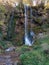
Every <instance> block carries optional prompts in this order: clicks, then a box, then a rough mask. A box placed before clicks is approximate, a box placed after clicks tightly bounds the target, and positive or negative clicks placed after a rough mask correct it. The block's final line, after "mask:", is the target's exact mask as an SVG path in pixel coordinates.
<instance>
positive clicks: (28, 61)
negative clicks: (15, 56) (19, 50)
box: [20, 51, 49, 65]
mask: <svg viewBox="0 0 49 65" xmlns="http://www.w3.org/2000/svg"><path fill="white" fill-rule="evenodd" d="M20 60H21V63H22V65H46V64H47V63H46V57H45V56H44V54H43V53H41V52H39V51H30V52H27V53H24V54H21V55H20ZM48 64H49V62H48Z"/></svg>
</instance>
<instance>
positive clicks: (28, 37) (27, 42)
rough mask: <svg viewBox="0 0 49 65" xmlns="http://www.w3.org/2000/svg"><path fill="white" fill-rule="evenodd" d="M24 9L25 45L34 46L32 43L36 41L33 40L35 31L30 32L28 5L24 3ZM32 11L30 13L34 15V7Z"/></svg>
mask: <svg viewBox="0 0 49 65" xmlns="http://www.w3.org/2000/svg"><path fill="white" fill-rule="evenodd" d="M24 9H25V45H29V46H32V44H33V43H34V40H33V35H34V33H33V32H32V30H31V31H30V32H29V34H28V29H27V26H28V16H27V10H28V6H26V5H24ZM30 11H31V12H30V13H31V16H32V9H31V10H30ZM31 22H32V20H31Z"/></svg>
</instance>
